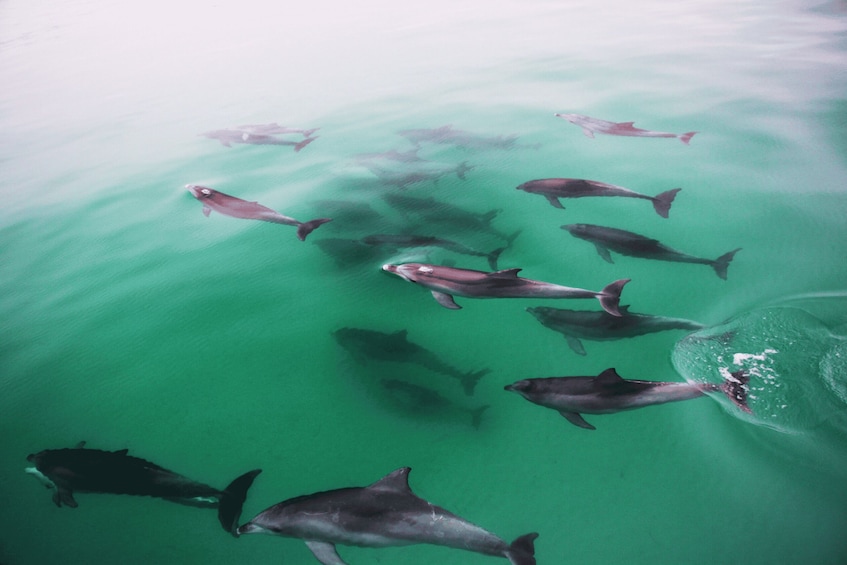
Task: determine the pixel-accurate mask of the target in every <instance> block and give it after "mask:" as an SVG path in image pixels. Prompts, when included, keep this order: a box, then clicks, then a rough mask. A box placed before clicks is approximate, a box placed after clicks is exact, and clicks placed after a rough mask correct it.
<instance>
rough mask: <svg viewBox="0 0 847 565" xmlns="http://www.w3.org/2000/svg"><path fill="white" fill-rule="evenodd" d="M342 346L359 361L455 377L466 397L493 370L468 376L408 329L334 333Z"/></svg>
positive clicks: (357, 329) (343, 330)
mask: <svg viewBox="0 0 847 565" xmlns="http://www.w3.org/2000/svg"><path fill="white" fill-rule="evenodd" d="M332 335H333V337H334V338H335V341H337V342H338V344H339V345H340V346H341V347H343V348H344V349H346V350H347V351H349V352H350V354H351V355H352V356H353V358H354V359H356V361H358V362H359V363H364V362H365V361H368V360H377V361H389V362H394V363H414V364H416V365H421V366H422V367H426V368H427V369H429V370H431V371H435V372H436V373H441V374H442V375H447V376H448V377H453V378H454V379H457V380H458V381H459V382H460V383H462V388H463V389H464V391H465V394H468V395H471V394H473V391H474V388H475V387H476V383H477V382H479V379H481V378H482V377H483V376H485V375H486V374H487V373H488V372H489V369H482V370H481V371H475V372H468V373H464V372H462V371H460V370H459V369H456V368H455V367H453V366H451V365H449V364H447V363H446V362H444V361H443V360H442V359H441V358H439V357H438V356H437V355H436V354H435V353H433V352H432V351H430V350H429V349H426V348H425V347H422V346H420V345H418V344H416V343H414V342H411V341H409V338H408V335H407V332H406V330H400V331H398V332H394V333H385V332H379V331H376V330H366V329H362V328H341V329H340V330H336V331H335V332H333V334H332Z"/></svg>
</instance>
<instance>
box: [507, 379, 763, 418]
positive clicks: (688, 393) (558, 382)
mask: <svg viewBox="0 0 847 565" xmlns="http://www.w3.org/2000/svg"><path fill="white" fill-rule="evenodd" d="M748 381H749V377H748V376H747V375H746V373H744V372H743V371H738V372H736V373H732V378H731V379H730V380H728V381H727V382H725V383H724V384H721V385H717V384H713V383H697V384H690V383H668V382H655V381H635V380H628V379H624V378H622V377H621V376H620V375H618V373H617V371H615V370H614V369H606V370H605V371H603V372H602V373H600V374H599V375H598V376H596V377H547V378H541V379H524V380H520V381H517V382H515V383H513V384H510V385H507V386H506V387H505V390H508V391H512V392H517V393H518V394H520V395H521V396H523V397H524V398H526V399H527V400H529V401H530V402H533V403H535V404H538V405H539V406H544V407H545V408H552V409H553V410H556V411H558V412H559V413H560V414H561V415H562V416H564V417H565V419H567V421H568V422H570V423H571V424H573V425H575V426H578V427H580V428H585V429H587V430H593V429H595V428H594V426H592V425H591V424H589V423H588V422H586V421H585V420H584V419H583V418H582V415H581V414H583V413H584V414H612V413H615V412H620V411H621V410H630V409H633V408H642V407H644V406H653V405H654V404H665V403H667V402H676V401H678V400H689V399H691V398H698V397H700V396H703V395H704V394H706V393H709V392H723V393H724V394H726V395H727V396H728V397H729V399H730V400H731V401H732V402H733V403H735V405H736V406H737V407H738V408H740V409H741V410H743V411H745V412H750V408H748V407H747V387H746V385H747V382H748Z"/></svg>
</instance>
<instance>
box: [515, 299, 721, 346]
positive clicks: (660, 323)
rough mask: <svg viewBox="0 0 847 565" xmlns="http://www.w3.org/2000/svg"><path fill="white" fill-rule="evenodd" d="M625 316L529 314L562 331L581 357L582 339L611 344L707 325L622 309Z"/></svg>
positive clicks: (533, 310) (540, 309) (581, 312)
mask: <svg viewBox="0 0 847 565" xmlns="http://www.w3.org/2000/svg"><path fill="white" fill-rule="evenodd" d="M619 309H620V311H621V313H622V314H623V316H612V315H611V314H609V313H607V312H602V311H600V312H589V311H585V310H565V309H562V308H549V307H547V306H538V307H535V308H527V309H526V311H527V312H529V313H530V314H532V315H533V316H535V319H536V320H538V321H539V322H541V324H542V325H544V326H546V327H548V328H550V329H551V330H553V331H556V332H559V333H561V334H562V335H564V336H565V338H566V339H567V340H568V346H569V347H570V348H571V349H572V350H574V352H576V353H577V354H579V355H585V348H584V347H583V346H582V342H581V341H580V339H590V340H593V341H609V340H615V339H623V338H629V337H636V336H640V335H646V334H650V333H655V332H663V331H667V330H689V331H696V330H701V329H703V328H704V327H705V326H704V325H703V324H698V323H697V322H693V321H691V320H684V319H681V318H666V317H664V316H651V315H648V314H635V313H633V312H630V311H629V307H628V306H621V307H620V308H619Z"/></svg>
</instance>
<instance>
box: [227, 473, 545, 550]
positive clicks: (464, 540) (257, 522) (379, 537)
mask: <svg viewBox="0 0 847 565" xmlns="http://www.w3.org/2000/svg"><path fill="white" fill-rule="evenodd" d="M409 471H411V469H410V468H409V467H403V468H400V469H397V470H396V471H394V472H393V473H390V474H389V475H386V476H385V477H383V478H382V479H380V480H379V481H377V482H375V483H373V484H372V485H370V486H368V487H351V488H342V489H337V490H330V491H325V492H318V493H315V494H309V495H306V496H300V497H297V498H292V499H289V500H285V501H283V502H280V503H279V504H276V505H274V506H271V507H270V508H268V509H267V510H265V511H263V512H261V513H259V514H258V515H256V516H255V517H254V518H253V519H252V520H250V521H249V522H247V523H246V524H244V525H243V526H241V527H239V528H238V533H239V534H252V533H266V534H273V535H278V536H283V537H292V538H300V539H302V540H303V541H305V542H306V545H307V546H308V547H309V549H310V550H312V553H313V554H314V556H315V557H316V558H317V559H318V561H320V562H321V563H323V565H346V563H345V562H344V560H342V559H341V557H340V556H339V555H338V552H337V550H336V548H335V545H336V544H342V545H358V546H361V547H392V546H402V545H412V544H418V543H426V544H432V545H441V546H446V547H452V548H455V549H464V550H466V551H472V552H474V553H481V554H483V555H492V556H497V557H505V558H506V559H508V560H509V561H510V562H511V563H512V565H534V564H535V557H534V554H535V547H534V544H533V542H534V540H535V538H536V537H538V534H535V533H532V534H526V535H523V536H521V537H519V538H518V539H516V540H515V541H514V542H512V544H511V545H510V544H508V543H506V542H505V541H503V540H502V539H500V538H499V537H498V536H496V535H494V534H492V533H491V532H488V531H486V530H483V529H482V528H480V527H479V526H476V525H474V524H472V523H470V522H468V521H466V520H464V519H462V518H460V517H459V516H456V515H455V514H453V513H451V512H448V511H447V510H445V509H443V508H440V507H438V506H435V505H434V504H430V503H429V502H427V501H426V500H423V499H422V498H419V497H418V496H417V495H415V494H414V493H413V492H412V489H411V488H409V482H408V481H409Z"/></svg>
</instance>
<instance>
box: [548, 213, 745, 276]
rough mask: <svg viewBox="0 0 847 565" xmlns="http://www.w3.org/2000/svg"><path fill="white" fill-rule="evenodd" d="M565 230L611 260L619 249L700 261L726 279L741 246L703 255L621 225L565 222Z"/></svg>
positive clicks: (679, 260) (635, 254) (624, 252)
mask: <svg viewBox="0 0 847 565" xmlns="http://www.w3.org/2000/svg"><path fill="white" fill-rule="evenodd" d="M562 229H563V230H566V231H568V232H570V234H571V235H572V236H574V237H578V238H580V239H584V240H585V241H589V242H591V243H593V244H594V247H595V248H596V249H597V253H598V254H599V255H600V257H602V258H603V259H604V260H606V261H607V262H609V263H612V262H613V261H612V256H611V255H610V254H609V251H610V250H611V251H617V252H618V253H620V254H622V255H629V256H630V257H641V258H642V259H655V260H657V261H671V262H674V263H699V264H701V265H709V266H710V267H712V268H713V269H714V270H715V273H717V275H718V276H719V277H720V278H722V279H724V280H726V271H727V269H728V268H729V263H730V261H732V258H733V257H735V254H736V253H738V252H739V251H741V248H740V247H739V248H738V249H734V250H733V251H730V252H728V253H724V254H723V255H721V256H720V257H718V258H717V259H703V258H701V257H694V256H693V255H688V254H685V253H681V252H679V251H677V250H675V249H671V248H670V247H668V246H666V245H663V244H662V243H660V242H659V241H658V240H656V239H652V238H649V237H645V236H643V235H639V234H637V233H633V232H630V231H626V230H621V229H617V228H607V227H604V226H595V225H592V224H568V225H565V226H562Z"/></svg>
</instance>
